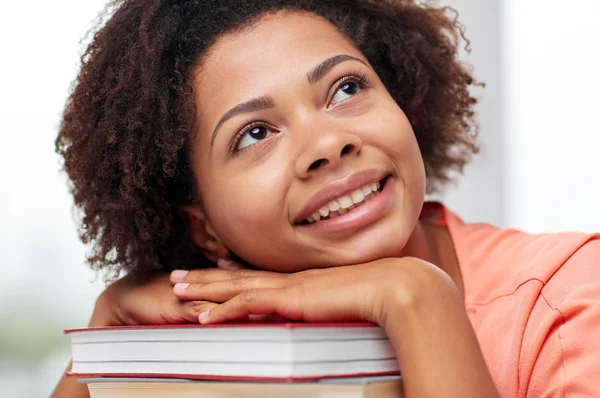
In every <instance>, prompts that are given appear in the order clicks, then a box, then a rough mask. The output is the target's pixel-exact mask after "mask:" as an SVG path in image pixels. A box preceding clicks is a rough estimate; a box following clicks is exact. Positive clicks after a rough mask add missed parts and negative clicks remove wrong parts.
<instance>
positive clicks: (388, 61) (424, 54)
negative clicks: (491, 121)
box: [56, 0, 478, 277]
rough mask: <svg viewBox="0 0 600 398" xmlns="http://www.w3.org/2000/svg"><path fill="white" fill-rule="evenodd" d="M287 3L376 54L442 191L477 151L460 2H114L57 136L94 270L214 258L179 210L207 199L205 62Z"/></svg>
mask: <svg viewBox="0 0 600 398" xmlns="http://www.w3.org/2000/svg"><path fill="white" fill-rule="evenodd" d="M282 10H291V11H294V10H296V11H299V12H308V13H312V14H316V15H318V16H321V17H324V18H325V19H327V20H329V21H330V22H331V23H333V24H334V25H335V26H336V27H337V28H338V29H339V30H340V31H341V32H342V33H343V34H344V35H346V36H347V37H348V38H349V39H351V40H352V41H353V42H354V44H355V45H356V46H357V48H358V49H360V50H361V51H362V53H363V54H364V55H365V56H366V57H367V59H368V60H369V62H370V63H371V65H372V66H373V67H374V68H375V71H376V72H377V73H378V75H379V77H380V78H381V80H382V81H383V83H384V84H385V86H386V87H387V89H388V91H389V92H390V94H391V95H392V97H393V98H394V99H395V101H396V102H397V103H398V105H399V106H400V107H401V108H402V109H403V111H404V112H405V114H406V115H407V117H408V119H409V121H410V122H411V124H412V126H413V129H414V131H415V134H416V137H417V140H418V143H419V147H420V150H421V153H422V156H423V159H424V162H425V167H426V173H427V184H428V189H429V191H430V192H433V191H437V190H439V189H440V188H441V187H442V186H443V185H444V184H445V183H446V182H448V181H449V180H450V179H451V177H452V175H453V173H456V172H461V171H462V169H463V166H464V165H465V164H466V163H467V162H468V161H469V160H470V158H471V156H472V154H473V153H475V152H477V144H476V138H477V133H478V125H477V122H476V120H475V117H474V105H475V104H476V102H477V100H476V99H475V98H474V97H473V96H472V95H471V94H470V92H469V87H470V86H472V85H474V84H477V83H476V82H475V81H474V79H473V77H472V75H471V71H470V69H469V68H468V66H467V65H465V64H463V63H461V62H460V61H459V60H458V49H459V48H458V47H459V43H460V42H461V39H464V35H463V29H462V26H461V25H460V24H459V23H458V22H457V13H456V12H455V11H453V10H451V9H448V8H439V7H437V6H435V5H432V4H429V3H426V4H422V2H419V1H413V0H113V1H112V2H111V3H109V7H108V8H107V14H106V17H107V18H105V19H106V22H104V25H103V26H102V27H101V28H100V29H98V30H97V31H96V32H95V34H94V36H93V39H92V41H91V44H89V46H88V47H87V50H86V51H85V53H84V54H83V56H82V58H81V63H82V65H81V70H80V72H79V75H78V76H77V79H76V81H75V82H74V84H73V90H72V93H71V95H70V97H69V99H68V100H67V103H66V107H65V110H64V114H63V120H62V124H61V126H60V131H59V134H58V138H57V139H56V151H57V153H58V154H59V155H60V156H62V158H63V160H64V170H65V171H66V173H67V174H68V176H69V178H70V188H71V191H72V194H73V196H74V199H75V205H76V206H77V207H78V208H79V209H80V210H81V211H82V220H81V225H80V229H79V232H80V237H81V239H82V241H83V242H84V243H88V244H91V245H92V250H91V252H90V253H89V255H88V262H89V263H90V265H91V266H92V267H93V268H94V269H96V270H105V271H107V274H108V275H112V276H113V277H114V276H116V275H117V274H118V273H119V272H120V271H122V270H125V271H127V272H129V273H132V274H139V275H140V276H141V275H144V274H145V275H148V274H149V273H152V272H155V271H163V270H164V271H166V270H170V269H175V268H199V267H207V266H211V265H212V264H211V263H210V261H208V260H207V259H206V258H205V257H204V256H203V255H202V253H201V251H200V250H199V249H198V248H196V247H195V246H194V244H193V243H192V242H191V240H190V239H189V237H188V235H187V233H186V228H185V225H184V222H183V220H182V218H181V216H180V215H179V214H178V211H177V208H178V206H180V205H182V204H186V203H191V202H194V201H195V200H197V198H196V192H197V187H195V183H194V178H193V175H192V172H191V170H190V166H189V163H188V159H189V156H188V155H189V153H190V151H191V148H190V145H191V142H192V138H193V136H194V125H195V120H194V115H195V113H196V112H195V109H196V105H195V103H194V98H193V95H192V82H191V77H190V75H191V71H192V69H193V67H194V66H195V65H197V64H198V62H199V60H200V59H201V57H202V56H203V54H204V53H205V51H206V50H207V49H208V48H209V47H210V46H211V44H213V43H214V42H215V40H216V39H217V38H218V37H219V36H220V35H222V34H224V33H225V32H230V31H232V30H236V29H241V28H243V27H245V26H248V25H249V24H252V23H253V22H255V21H257V19H258V18H260V17H261V16H264V15H266V14H269V13H275V12H278V11H282ZM101 21H102V19H101ZM465 41H466V39H465ZM467 43H468V41H467Z"/></svg>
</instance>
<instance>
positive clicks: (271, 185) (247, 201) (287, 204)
mask: <svg viewBox="0 0 600 398" xmlns="http://www.w3.org/2000/svg"><path fill="white" fill-rule="evenodd" d="M194 90H195V93H194V95H195V99H196V103H197V107H198V128H199V131H198V135H197V137H196V141H195V143H194V145H195V150H194V154H193V160H192V166H193V169H194V172H195V174H196V178H197V182H198V186H199V187H200V193H199V194H200V197H201V198H202V203H203V212H204V213H205V215H206V218H207V222H208V224H209V225H210V228H212V229H213V230H214V232H215V233H216V235H217V236H218V238H219V239H220V240H221V241H222V242H223V244H224V245H225V246H226V247H227V248H229V249H230V250H231V251H232V252H233V253H235V254H236V255H237V256H239V257H240V258H241V259H243V260H245V261H247V262H248V263H250V264H252V265H254V266H256V267H258V268H261V269H267V270H276V271H281V272H292V271H300V270H304V269H308V268H316V267H330V266H339V265H347V264H356V263H361V262H367V261H371V260H375V259H378V258H382V257H391V256H398V255H400V254H401V251H402V249H403V247H404V245H405V244H406V242H407V241H408V239H409V237H410V235H411V233H412V231H413V229H414V227H415V225H416V222H417V219H418V216H419V213H420V210H421V206H422V204H423V198H424V194H425V172H424V166H423V161H422V158H421V155H420V152H419V148H418V145H417V142H416V139H415V136H414V133H413V130H412V128H411V126H410V124H409V122H408V120H407V118H406V116H405V115H404V113H403V112H402V110H401V109H400V108H399V107H398V105H396V103H395V102H394V100H393V99H392V98H391V96H390V95H389V93H388V92H387V90H386V89H385V87H384V86H383V84H382V82H381V81H380V80H379V78H378V76H377V74H376V73H375V71H374V70H373V69H372V67H371V66H370V65H369V63H368V61H367V60H366V58H365V57H364V56H363V54H362V53H361V52H360V51H359V50H357V49H356V48H355V47H354V46H353V44H352V43H351V42H350V41H349V40H348V39H347V38H345V37H344V36H342V35H341V34H340V33H339V31H338V30H337V29H336V28H335V27H334V26H333V25H332V24H330V23H329V22H327V21H326V20H324V19H321V18H319V17H316V16H312V15H310V14H301V13H295V12H280V13H277V14H275V15H270V16H267V17H263V18H262V19H260V20H259V22H258V23H256V24H254V25H252V26H251V27H249V28H245V29H243V30H241V31H239V32H235V33H231V34H227V35H224V36H222V37H221V38H220V39H219V40H218V41H217V42H216V43H215V45H214V46H213V47H212V48H211V49H210V51H209V52H208V53H207V55H206V56H205V57H204V58H203V60H202V62H201V64H200V65H198V67H197V68H196V70H195V73H194Z"/></svg>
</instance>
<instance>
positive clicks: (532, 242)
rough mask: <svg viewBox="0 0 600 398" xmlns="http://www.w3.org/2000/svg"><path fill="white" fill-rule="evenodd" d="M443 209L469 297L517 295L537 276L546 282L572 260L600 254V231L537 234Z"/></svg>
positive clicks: (540, 282)
mask: <svg viewBox="0 0 600 398" xmlns="http://www.w3.org/2000/svg"><path fill="white" fill-rule="evenodd" d="M443 211H444V213H445V214H444V217H445V222H446V225H447V227H448V230H449V231H450V235H451V236H452V240H453V243H454V246H455V251H456V255H457V257H458V261H459V264H460V268H461V272H462V276H463V280H464V283H465V294H466V297H465V299H466V300H467V302H469V301H470V302H472V303H475V304H476V303H484V302H488V301H490V300H493V299H494V298H495V297H500V296H508V295H511V294H512V293H513V292H514V291H516V290H517V289H518V288H519V287H520V286H522V285H523V284H525V283H527V282H529V281H535V282H537V283H538V285H539V286H540V288H541V286H543V285H545V284H546V283H548V282H549V281H550V280H551V279H552V278H555V274H556V272H557V271H558V270H559V269H561V268H562V267H563V266H565V265H566V264H567V263H569V264H574V263H578V262H582V261H589V260H588V258H590V257H594V256H595V257H596V258H597V257H598V256H599V255H600V248H599V243H598V241H600V234H584V233H576V232H565V233H552V234H536V235H534V234H528V233H525V232H522V231H518V230H514V229H502V228H497V227H495V226H492V225H489V224H485V223H472V224H471V223H465V222H463V221H462V220H461V219H460V218H459V217H458V216H457V215H455V214H454V213H452V212H451V211H449V210H447V209H445V208H444V209H443ZM599 275H600V274H599ZM556 277H558V278H557V279H560V278H562V276H560V275H557V276H556Z"/></svg>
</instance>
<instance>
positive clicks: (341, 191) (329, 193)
mask: <svg viewBox="0 0 600 398" xmlns="http://www.w3.org/2000/svg"><path fill="white" fill-rule="evenodd" d="M389 175H390V172H389V171H387V170H382V169H367V170H362V171H359V172H356V173H353V174H350V175H348V176H346V177H344V178H342V179H340V180H338V181H335V182H333V183H331V184H329V185H327V186H326V187H325V188H323V189H322V190H320V191H318V192H317V193H315V194H314V195H313V196H311V198H310V199H309V200H308V201H307V202H306V204H305V205H304V206H303V207H302V210H301V211H300V212H299V213H298V215H297V216H296V217H295V219H294V222H295V223H296V224H303V223H306V220H307V219H308V218H309V217H311V216H312V215H313V214H315V213H318V212H319V210H321V209H323V208H325V207H327V206H328V204H329V203H330V202H333V201H335V202H338V200H339V199H341V198H343V197H348V196H350V197H351V195H352V193H353V192H355V193H356V191H358V190H361V189H362V188H363V187H365V185H369V184H376V183H377V182H381V181H382V180H383V179H384V178H386V177H388V176H389ZM335 202H334V203H335ZM338 203H339V202H338Z"/></svg>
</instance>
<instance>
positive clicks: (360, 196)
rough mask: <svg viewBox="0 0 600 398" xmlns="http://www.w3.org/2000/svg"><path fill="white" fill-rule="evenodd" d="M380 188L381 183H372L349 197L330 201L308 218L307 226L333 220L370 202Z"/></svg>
mask: <svg viewBox="0 0 600 398" xmlns="http://www.w3.org/2000/svg"><path fill="white" fill-rule="evenodd" d="M380 187H381V183H380V182H379V181H377V182H373V183H371V184H367V185H365V186H364V187H362V188H359V189H357V190H355V191H353V192H352V193H350V194H349V195H345V196H342V197H340V198H338V199H337V200H332V201H331V202H329V203H327V204H326V205H325V206H323V207H322V208H320V209H319V211H317V212H315V213H314V214H313V215H311V216H310V217H308V218H307V219H306V222H307V223H308V224H314V223H315V222H317V221H320V220H321V219H327V218H335V217H338V216H340V215H342V214H345V213H347V212H348V211H350V210H352V209H354V208H355V207H357V206H358V205H359V204H361V203H362V202H367V201H369V200H372V199H373V198H374V197H375V196H376V195H377V194H378V193H379V188H380Z"/></svg>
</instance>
